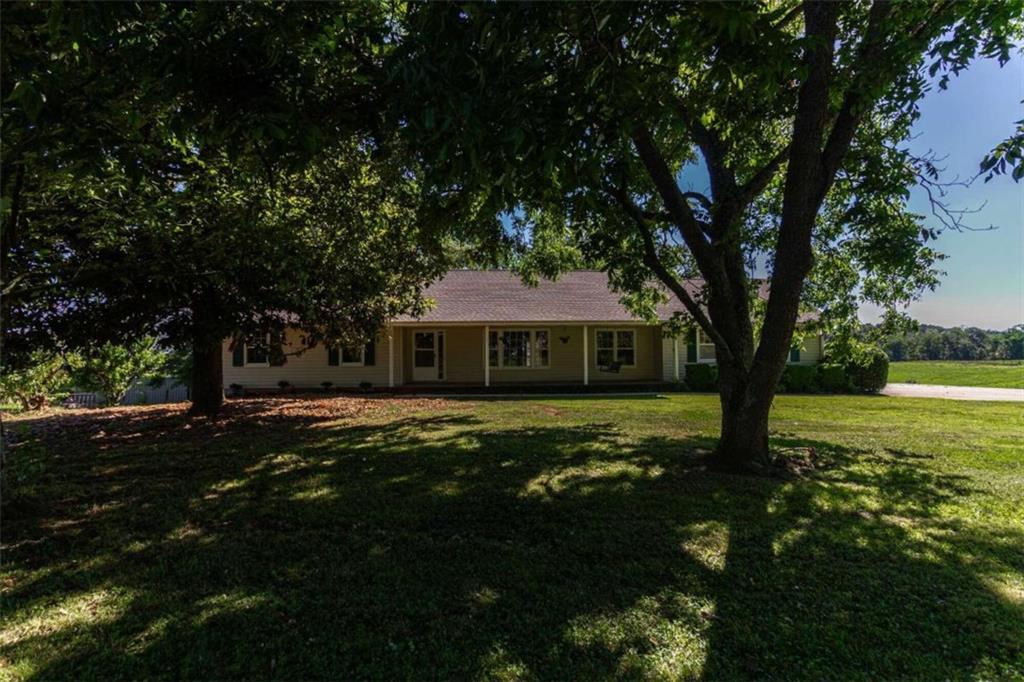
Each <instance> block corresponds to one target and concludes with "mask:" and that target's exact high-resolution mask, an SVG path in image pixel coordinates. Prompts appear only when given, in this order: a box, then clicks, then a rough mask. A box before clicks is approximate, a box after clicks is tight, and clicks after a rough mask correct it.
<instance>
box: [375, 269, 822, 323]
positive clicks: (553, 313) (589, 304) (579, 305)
mask: <svg viewBox="0 0 1024 682" xmlns="http://www.w3.org/2000/svg"><path fill="white" fill-rule="evenodd" d="M683 285H684V286H685V287H686V288H687V290H688V291H689V292H690V293H691V294H694V295H696V294H697V292H698V291H699V290H700V288H701V286H702V285H703V282H702V281H701V280H686V281H684V282H683ZM424 295H425V296H426V297H427V298H429V299H432V300H433V301H434V307H433V308H432V309H431V310H429V311H427V313H426V314H424V315H423V316H422V317H420V318H414V317H411V316H409V315H403V316H401V317H399V318H398V319H397V320H395V321H396V322H399V323H401V322H426V323H435V324H443V323H471V322H478V323H483V324H488V323H505V322H623V323H628V322H634V323H635V322H640V321H641V320H640V319H639V318H637V317H636V316H634V315H633V314H632V313H630V312H629V310H628V309H627V308H626V306H624V305H622V303H620V302H619V298H620V294H617V293H615V292H614V291H612V290H611V288H610V287H609V286H608V275H607V274H605V273H603V272H601V271H600V270H573V271H571V272H566V273H564V274H563V275H561V276H560V277H559V278H558V279H557V280H554V281H552V280H549V279H541V280H540V282H539V283H538V285H537V286H536V287H531V286H527V285H525V284H523V281H522V279H520V278H519V276H518V275H515V274H513V273H511V272H509V271H508V270H450V271H448V273H447V274H446V275H445V276H444V277H443V278H441V279H440V280H438V281H436V282H434V283H433V284H431V285H430V286H429V287H427V289H426V291H425V292H424ZM760 295H761V296H762V297H767V295H768V283H767V282H762V283H761V291H760ZM668 299H669V300H668V302H666V303H663V304H662V305H660V306H658V318H659V319H661V320H668V319H669V318H671V317H672V315H673V313H676V312H685V309H684V308H683V304H682V303H680V302H679V299H677V298H676V297H675V296H673V295H669V296H668ZM817 318H818V314H817V313H801V315H800V317H799V320H798V321H799V322H800V323H806V322H810V321H812V320H816V319H817Z"/></svg>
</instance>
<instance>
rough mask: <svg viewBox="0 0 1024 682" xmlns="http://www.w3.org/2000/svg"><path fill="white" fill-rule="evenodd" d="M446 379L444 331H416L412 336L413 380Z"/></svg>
mask: <svg viewBox="0 0 1024 682" xmlns="http://www.w3.org/2000/svg"><path fill="white" fill-rule="evenodd" d="M440 379H444V332H414V333H413V336H412V380H413V381H438V380H440Z"/></svg>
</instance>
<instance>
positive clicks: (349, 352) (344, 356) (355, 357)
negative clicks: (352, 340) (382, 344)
mask: <svg viewBox="0 0 1024 682" xmlns="http://www.w3.org/2000/svg"><path fill="white" fill-rule="evenodd" d="M341 364H342V366H344V365H362V364H363V347H362V346H349V347H347V348H342V349H341Z"/></svg>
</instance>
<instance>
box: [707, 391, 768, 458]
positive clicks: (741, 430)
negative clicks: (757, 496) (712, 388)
mask: <svg viewBox="0 0 1024 682" xmlns="http://www.w3.org/2000/svg"><path fill="white" fill-rule="evenodd" d="M772 396H773V394H767V395H766V394H763V393H757V392H754V391H750V390H749V389H748V388H746V387H742V388H735V387H732V388H730V389H725V388H724V387H723V388H722V390H721V391H720V398H721V403H722V435H721V437H720V438H719V440H718V447H717V448H716V449H715V453H714V455H713V456H712V460H711V468H713V469H715V470H718V471H726V472H730V473H757V472H763V471H765V470H767V468H768V467H770V466H771V456H770V454H769V451H768V413H769V411H770V410H771V406H772Z"/></svg>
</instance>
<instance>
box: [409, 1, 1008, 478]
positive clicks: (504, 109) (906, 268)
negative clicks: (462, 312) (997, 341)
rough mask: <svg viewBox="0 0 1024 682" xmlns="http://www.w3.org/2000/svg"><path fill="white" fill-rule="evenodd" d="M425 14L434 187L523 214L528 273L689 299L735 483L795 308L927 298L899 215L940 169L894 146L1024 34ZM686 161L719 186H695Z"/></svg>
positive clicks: (839, 22) (941, 22)
mask: <svg viewBox="0 0 1024 682" xmlns="http://www.w3.org/2000/svg"><path fill="white" fill-rule="evenodd" d="M410 14H411V16H410V18H409V21H408V24H409V31H408V36H407V37H406V39H405V40H404V41H403V44H402V46H401V50H403V54H402V57H401V59H400V60H399V62H398V63H399V65H400V74H401V76H402V78H403V79H404V80H403V82H404V83H405V85H406V87H405V88H403V89H402V90H401V94H402V95H404V96H405V97H406V102H405V107H404V109H403V117H404V119H403V120H406V121H407V127H406V129H407V131H408V132H409V133H410V135H411V137H413V138H415V139H416V140H417V145H418V148H420V149H421V150H422V154H423V158H424V159H425V160H426V162H427V163H428V167H429V173H428V174H427V175H426V176H425V177H426V178H428V180H429V182H430V183H431V189H432V191H433V192H435V193H437V194H440V195H445V196H452V197H458V202H459V203H458V204H457V203H456V202H455V201H454V200H453V206H462V207H465V209H466V212H467V213H468V214H470V215H475V214H478V213H481V212H483V213H497V214H501V213H505V214H507V215H510V216H512V223H513V225H514V226H515V227H516V228H517V229H518V230H519V231H520V233H521V235H522V243H523V245H524V246H523V250H524V252H525V253H524V257H523V259H522V263H523V265H524V267H526V268H527V269H536V270H541V271H544V274H549V275H553V274H556V273H557V272H558V271H559V270H561V269H563V268H564V267H565V263H566V262H571V261H572V259H573V258H575V257H577V255H582V257H584V258H587V259H590V260H593V261H596V262H599V263H600V264H601V266H602V267H604V268H606V269H607V270H608V272H609V274H610V275H611V278H612V282H613V284H614V285H615V286H616V287H618V288H619V289H620V290H621V291H622V292H623V293H624V295H625V296H626V299H627V300H628V301H629V302H630V303H631V304H632V305H633V307H634V308H635V309H636V310H638V311H640V312H644V313H647V314H648V315H651V314H653V309H654V306H653V303H654V302H656V301H657V300H658V299H659V298H660V297H662V296H665V295H672V296H676V297H678V298H679V299H680V300H681V302H682V303H683V304H684V306H685V307H686V309H687V311H688V313H689V317H690V318H691V319H692V321H693V322H694V323H695V324H697V325H699V326H700V327H701V328H702V329H703V330H704V331H705V332H706V333H707V334H708V335H709V336H710V337H711V338H712V339H713V340H714V342H715V346H716V354H717V357H718V362H719V366H720V370H721V377H722V382H721V393H722V405H723V425H722V426H723V440H722V443H721V444H720V446H719V453H718V457H717V460H718V463H719V464H721V465H723V466H728V467H729V468H746V467H747V466H748V464H749V463H751V462H759V463H762V464H763V463H765V462H766V461H767V459H768V452H767V413H768V408H769V406H770V404H771V397H772V395H773V393H774V390H775V386H776V384H777V382H778V380H779V376H780V374H781V372H782V369H783V367H784V364H785V358H786V354H787V353H788V350H789V346H790V343H791V342H792V337H793V332H794V326H795V321H796V317H797V313H798V312H799V310H800V308H801V306H803V305H807V304H809V303H815V304H818V305H825V306H826V308H828V307H830V306H831V308H833V309H834V311H835V312H836V313H837V314H836V315H835V317H840V315H839V314H838V313H844V314H845V317H846V318H847V319H849V318H850V314H849V313H850V312H851V310H855V309H856V304H857V302H858V301H859V300H860V299H867V300H873V301H877V302H879V303H881V304H883V305H884V306H887V307H888V308H890V309H892V310H895V305H896V304H897V303H900V302H905V301H906V300H908V299H910V298H912V297H913V296H915V295H916V294H917V293H918V292H919V291H920V290H921V289H922V288H923V287H928V286H932V285H934V283H935V277H936V274H937V273H936V272H935V270H934V264H935V262H936V259H937V257H938V256H937V254H936V253H935V252H934V251H933V250H932V249H931V248H930V247H929V246H928V244H927V242H928V241H929V240H930V239H931V238H932V237H933V236H934V234H935V232H934V229H935V228H931V227H929V226H927V225H925V224H924V223H923V222H922V217H921V216H915V215H912V214H910V213H908V212H907V210H906V198H907V193H908V191H909V188H910V186H911V185H912V184H913V183H914V182H917V181H920V180H921V179H922V178H923V180H924V181H925V182H934V181H935V178H934V177H933V176H931V175H930V173H932V172H933V171H934V164H931V162H930V160H929V159H916V158H914V157H913V156H912V155H911V154H910V153H909V152H907V151H906V149H905V148H904V147H902V146H901V144H902V143H904V142H905V141H906V138H907V135H908V134H909V130H910V126H911V124H912V123H913V121H914V120H915V119H916V117H917V115H918V103H919V101H920V100H921V98H922V97H923V95H924V94H925V92H926V91H927V90H928V88H929V87H930V81H929V78H930V77H939V78H940V79H941V80H940V82H939V85H940V87H944V86H945V84H946V82H947V81H948V79H949V78H950V77H952V76H954V75H955V74H957V73H959V72H960V71H962V70H963V69H964V68H966V67H967V65H968V64H969V62H970V61H971V60H972V59H974V58H976V57H992V58H996V59H998V60H1000V62H1005V61H1006V60H1007V59H1008V57H1009V54H1010V51H1011V49H1013V40H1014V39H1015V38H1016V37H1018V36H1019V35H1020V25H1021V8H1020V6H1019V5H1017V4H1013V3H1002V4H999V3H957V2H939V3H890V2H885V1H884V0H879V1H877V2H871V3H868V2H857V3H816V2H806V3H786V2H784V3H641V4H626V3H602V2H593V3H574V4H531V5H516V6H512V5H503V4H500V3H498V4H482V5H416V6H413V7H412V9H411V10H410ZM410 112H412V113H410ZM984 151H985V150H979V157H980V155H981V154H983V153H984ZM691 164H700V165H702V166H703V167H704V169H705V171H706V173H707V176H708V178H709V184H710V192H709V193H707V194H705V193H702V192H697V191H687V190H684V189H683V188H682V187H680V183H679V177H680V173H681V172H682V171H683V170H684V169H685V168H686V167H687V166H688V165H691ZM467 195H469V196H471V197H472V199H469V198H467ZM552 247H554V250H553V251H552ZM538 251H543V252H544V253H537V252H538ZM757 265H760V266H762V267H764V268H765V269H766V270H767V272H768V278H769V282H770V286H771V294H770V296H769V298H768V301H767V303H766V305H764V306H763V307H761V306H759V305H758V304H755V303H753V302H752V301H753V300H754V297H753V295H752V294H753V291H754V290H755V288H756V283H755V282H754V281H753V280H752V277H751V276H750V274H749V273H750V271H751V270H752V269H753V268H754V267H755V266H757ZM687 277H699V278H700V279H702V280H703V281H704V283H705V286H704V289H703V292H702V295H701V296H698V297H692V296H690V295H689V294H688V292H687V291H686V290H685V288H684V287H683V286H681V280H682V279H684V278H687ZM808 277H811V278H812V280H813V281H814V282H815V284H814V285H812V286H809V287H805V286H804V282H805V281H806V280H807V279H808ZM827 312H828V311H827ZM755 332H756V333H755Z"/></svg>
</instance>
